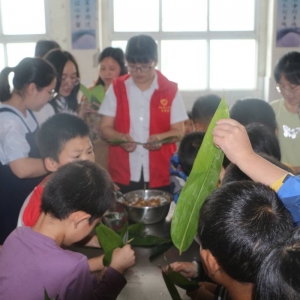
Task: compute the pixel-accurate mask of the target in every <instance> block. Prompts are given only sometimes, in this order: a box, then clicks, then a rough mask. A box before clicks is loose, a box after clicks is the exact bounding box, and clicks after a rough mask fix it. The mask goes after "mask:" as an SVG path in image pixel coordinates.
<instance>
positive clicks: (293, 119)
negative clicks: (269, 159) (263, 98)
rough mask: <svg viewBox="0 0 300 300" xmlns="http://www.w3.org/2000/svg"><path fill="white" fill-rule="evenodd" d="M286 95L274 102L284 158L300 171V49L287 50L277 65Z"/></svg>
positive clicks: (276, 74)
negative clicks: (295, 50) (297, 50)
mask: <svg viewBox="0 0 300 300" xmlns="http://www.w3.org/2000/svg"><path fill="white" fill-rule="evenodd" d="M274 77H275V80H276V83H277V89H278V91H279V92H280V93H281V95H282V98H281V99H279V100H276V101H273V102H271V103H270V104H271V106H272V108H273V110H274V112H275V115H276V120H277V123H278V139H279V143H280V148H281V154H282V159H281V160H282V161H283V162H285V163H288V164H290V165H291V166H292V167H293V169H294V171H295V173H296V174H299V173H300V107H299V106H300V52H290V53H287V54H285V55H284V56H283V57H282V58H281V59H280V60H279V62H278V64H277V65H276V67H275V69H274Z"/></svg>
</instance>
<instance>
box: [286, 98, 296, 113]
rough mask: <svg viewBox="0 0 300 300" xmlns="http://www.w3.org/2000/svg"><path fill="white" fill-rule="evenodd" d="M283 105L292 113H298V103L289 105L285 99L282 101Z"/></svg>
mask: <svg viewBox="0 0 300 300" xmlns="http://www.w3.org/2000/svg"><path fill="white" fill-rule="evenodd" d="M284 107H285V108H286V110H287V111H288V112H290V113H292V114H298V113H299V103H297V104H294V105H291V104H290V103H288V102H287V101H284Z"/></svg>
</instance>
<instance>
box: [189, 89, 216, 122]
mask: <svg viewBox="0 0 300 300" xmlns="http://www.w3.org/2000/svg"><path fill="white" fill-rule="evenodd" d="M220 102H221V97H220V96H218V95H215V94H208V95H204V96H201V97H199V98H198V99H197V100H196V101H195V102H194V104H193V108H192V117H193V121H194V122H201V123H203V124H207V125H208V124H209V123H210V121H211V119H212V117H213V116H214V114H215V112H216V110H217V108H218V106H219V104H220Z"/></svg>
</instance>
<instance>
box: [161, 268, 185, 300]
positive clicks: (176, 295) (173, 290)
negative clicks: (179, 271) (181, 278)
mask: <svg viewBox="0 0 300 300" xmlns="http://www.w3.org/2000/svg"><path fill="white" fill-rule="evenodd" d="M161 274H162V276H163V279H164V281H165V284H166V286H167V289H168V291H169V293H170V295H171V298H172V300H181V298H180V295H179V293H178V291H177V289H176V287H175V285H174V283H173V281H172V280H171V279H170V277H169V276H168V275H167V274H166V273H165V272H164V271H163V270H161Z"/></svg>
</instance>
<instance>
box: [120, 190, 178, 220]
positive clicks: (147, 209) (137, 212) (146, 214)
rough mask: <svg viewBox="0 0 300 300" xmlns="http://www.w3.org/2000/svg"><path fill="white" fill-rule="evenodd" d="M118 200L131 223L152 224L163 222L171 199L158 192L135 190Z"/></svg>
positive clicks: (162, 192)
mask: <svg viewBox="0 0 300 300" xmlns="http://www.w3.org/2000/svg"><path fill="white" fill-rule="evenodd" d="M124 197H125V199H124V198H122V197H120V198H118V202H120V203H121V204H122V205H123V206H124V209H125V211H126V213H127V216H128V219H129V220H130V221H132V222H136V223H137V222H142V223H144V224H154V223H158V222H161V221H163V220H164V219H165V218H166V216H167V214H168V212H169V208H170V204H171V202H172V200H173V197H172V195H171V194H170V193H167V192H164V191H160V190H136V191H132V192H129V193H126V194H124Z"/></svg>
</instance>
